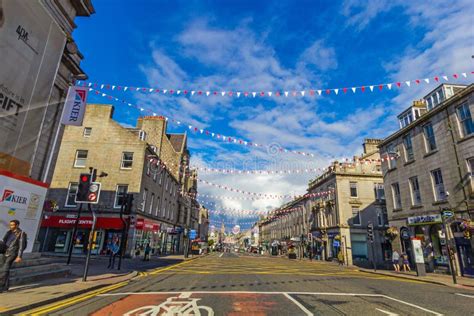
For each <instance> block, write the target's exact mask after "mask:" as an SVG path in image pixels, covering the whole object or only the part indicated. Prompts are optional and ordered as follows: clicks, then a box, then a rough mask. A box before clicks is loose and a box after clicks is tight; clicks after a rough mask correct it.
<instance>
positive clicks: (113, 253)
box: [107, 238, 120, 269]
mask: <svg viewBox="0 0 474 316" xmlns="http://www.w3.org/2000/svg"><path fill="white" fill-rule="evenodd" d="M119 251H120V246H119V242H118V239H117V238H114V240H113V241H112V244H111V245H110V246H109V252H110V253H109V265H108V267H107V269H113V268H114V266H115V257H117V256H118V254H119Z"/></svg>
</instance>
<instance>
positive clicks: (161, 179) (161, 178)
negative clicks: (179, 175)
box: [159, 172, 165, 184]
mask: <svg viewBox="0 0 474 316" xmlns="http://www.w3.org/2000/svg"><path fill="white" fill-rule="evenodd" d="M164 174H165V173H164V172H161V175H160V182H159V184H161V183H162V182H163V176H164Z"/></svg>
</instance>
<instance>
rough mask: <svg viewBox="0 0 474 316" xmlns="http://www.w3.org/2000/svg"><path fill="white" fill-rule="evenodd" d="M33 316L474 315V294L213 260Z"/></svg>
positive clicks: (279, 262)
mask: <svg viewBox="0 0 474 316" xmlns="http://www.w3.org/2000/svg"><path fill="white" fill-rule="evenodd" d="M29 314H34V315H42V314H48V315H144V316H145V315H146V316H153V315H474V291H469V290H464V289H457V288H451V287H446V286H440V285H434V284H429V283H423V282H418V281H411V280H403V279H399V278H394V277H389V276H382V275H374V274H367V273H363V272H359V271H357V270H356V269H355V268H348V267H340V266H337V265H334V264H332V263H325V262H315V261H313V262H308V261H300V260H289V259H286V258H268V257H261V256H248V255H237V254H232V253H224V254H219V253H218V254H212V255H209V256H207V257H203V258H199V259H196V260H191V261H186V262H183V263H181V264H178V265H174V266H171V267H167V268H161V269H157V270H154V271H151V272H148V273H145V274H142V275H141V276H140V277H139V278H136V279H134V280H132V281H130V282H128V283H127V284H117V286H116V288H115V289H111V290H107V292H104V291H102V292H101V291H99V292H96V293H92V294H89V295H88V296H85V297H84V296H83V297H79V298H75V299H71V300H68V301H63V302H58V303H55V304H52V305H49V306H45V307H41V308H38V309H36V310H34V311H30V312H29Z"/></svg>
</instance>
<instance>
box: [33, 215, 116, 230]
mask: <svg viewBox="0 0 474 316" xmlns="http://www.w3.org/2000/svg"><path fill="white" fill-rule="evenodd" d="M76 221H77V219H76V217H71V216H70V215H67V216H49V215H46V216H45V217H44V219H43V221H42V222H41V226H42V227H59V228H72V227H74V225H75V224H76ZM92 222H93V219H92V217H90V216H88V217H81V218H79V223H78V227H79V228H92ZM96 227H97V228H99V229H100V228H103V229H122V228H123V223H122V221H121V220H120V218H118V217H98V218H97V223H96Z"/></svg>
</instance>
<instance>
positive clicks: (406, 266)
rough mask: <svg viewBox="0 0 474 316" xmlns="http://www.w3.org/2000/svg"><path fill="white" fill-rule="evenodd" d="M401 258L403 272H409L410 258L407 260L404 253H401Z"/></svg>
mask: <svg viewBox="0 0 474 316" xmlns="http://www.w3.org/2000/svg"><path fill="white" fill-rule="evenodd" d="M402 260H403V272H407V270H408V272H410V271H411V269H410V260H408V255H407V254H406V253H403V254H402Z"/></svg>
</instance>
